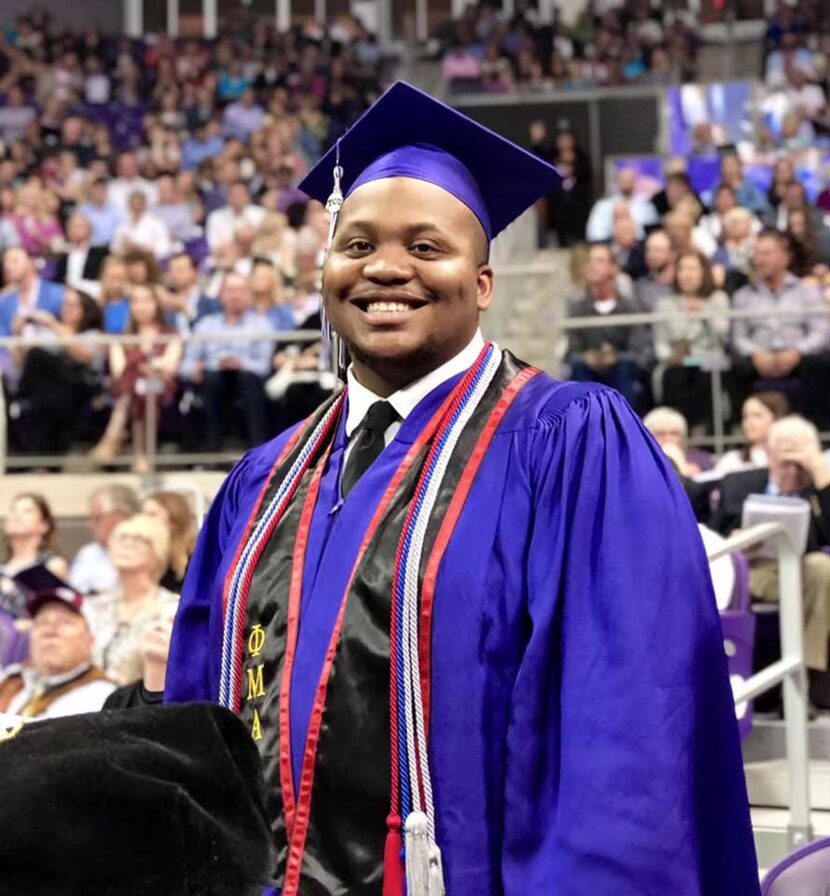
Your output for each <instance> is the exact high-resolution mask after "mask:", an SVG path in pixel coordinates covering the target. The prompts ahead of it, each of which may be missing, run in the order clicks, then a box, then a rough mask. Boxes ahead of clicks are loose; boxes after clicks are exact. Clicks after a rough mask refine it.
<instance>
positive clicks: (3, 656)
mask: <svg viewBox="0 0 830 896" xmlns="http://www.w3.org/2000/svg"><path fill="white" fill-rule="evenodd" d="M28 654H29V634H28V632H23V631H20V630H19V629H18V628H17V626H16V625H15V621H14V617H13V616H11V614H9V613H7V612H5V610H0V668H2V667H3V666H7V665H9V664H10V663H22V662H23V660H25V659H26V657H27V656H28Z"/></svg>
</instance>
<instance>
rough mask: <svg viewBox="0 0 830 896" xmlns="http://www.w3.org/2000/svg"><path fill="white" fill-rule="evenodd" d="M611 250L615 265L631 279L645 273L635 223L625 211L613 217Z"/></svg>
mask: <svg viewBox="0 0 830 896" xmlns="http://www.w3.org/2000/svg"><path fill="white" fill-rule="evenodd" d="M611 251H612V252H613V253H614V258H615V260H616V262H617V267H618V268H619V269H620V271H622V272H623V273H624V274H628V276H629V277H631V278H632V280H636V279H637V278H638V277H642V276H644V275H645V274H646V273H647V271H648V268H647V267H646V259H645V252H644V249H643V245H642V243H641V242H640V240H638V239H637V225H636V224H635V223H634V219H633V218H632V217H631V215H629V214H628V213H627V212H626V213H625V214H623V215H619V216H615V218H614V226H613V232H612V236H611Z"/></svg>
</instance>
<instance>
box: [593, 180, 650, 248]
mask: <svg viewBox="0 0 830 896" xmlns="http://www.w3.org/2000/svg"><path fill="white" fill-rule="evenodd" d="M614 186H615V191H614V192H613V193H612V194H611V195H609V196H605V197H604V198H602V199H599V200H597V202H596V203H594V207H593V208H592V209H591V214H590V215H589V216H588V223H587V224H586V226H585V238H586V239H587V240H588V242H589V243H597V242H607V241H608V240H610V239H611V232H612V229H613V223H614V209H615V208H616V207H618V206H623V207H625V208H627V209H628V213H629V214H630V215H631V217H632V218H633V219H634V223H635V224H636V225H637V239H643V237H644V236H645V231H646V227H648V226H650V225H651V224H656V223H657V211H656V210H655V208H654V206H653V205H652V204H651V203H650V202H649V201H648V200H647V199H644V198H643V197H642V196H636V195H635V193H634V188H635V187H636V186H637V172H636V171H635V170H634V169H633V168H622V169H621V170H620V171H618V172H617V176H616V178H615V180H614Z"/></svg>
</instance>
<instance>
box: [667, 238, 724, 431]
mask: <svg viewBox="0 0 830 896" xmlns="http://www.w3.org/2000/svg"><path fill="white" fill-rule="evenodd" d="M655 311H656V312H657V313H658V314H660V315H662V316H663V319H662V320H658V321H655V322H654V327H653V333H654V353H655V356H656V358H657V361H658V364H657V367H656V368H655V370H654V376H653V380H654V383H653V388H654V398H655V401H657V402H658V404H665V405H668V406H669V407H673V408H676V409H677V410H678V411H680V412H681V413H682V414H683V416H684V417H685V418H686V420H687V421H688V423H689V425H690V426H697V425H698V424H701V423H706V422H708V421H709V419H710V418H711V414H712V383H711V374H710V373H709V371H708V368H709V366H710V364H711V363H713V362H717V361H719V360H722V359H723V357H724V349H725V346H726V339H727V336H728V335H729V320H728V319H727V318H726V317H715V318H712V319H710V320H703V319H700V318H698V319H694V318H690V317H689V316H688V314H689V312H699V311H719V312H728V311H729V299H728V298H727V296H726V293H724V292H721V291H720V290H716V289H715V288H714V285H713V283H712V271H711V268H710V267H709V262H708V261H707V260H706V258H705V257H704V256H703V255H702V254H701V253H700V252H684V253H683V254H681V255H680V256H679V257H678V259H677V274H676V276H675V282H674V293H673V295H670V296H664V297H663V298H662V299H658V301H657V305H656V307H655Z"/></svg>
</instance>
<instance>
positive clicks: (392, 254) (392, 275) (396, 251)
mask: <svg viewBox="0 0 830 896" xmlns="http://www.w3.org/2000/svg"><path fill="white" fill-rule="evenodd" d="M363 275H364V277H366V279H367V280H371V281H372V282H373V283H384V284H388V283H407V282H408V281H409V280H411V279H412V259H411V258H410V257H409V253H408V252H407V251H406V250H405V249H403V248H398V247H388V248H379V249H377V250H376V251H375V252H374V253H373V254H372V257H371V258H370V259H368V260H367V262H366V264H365V265H364V267H363Z"/></svg>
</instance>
